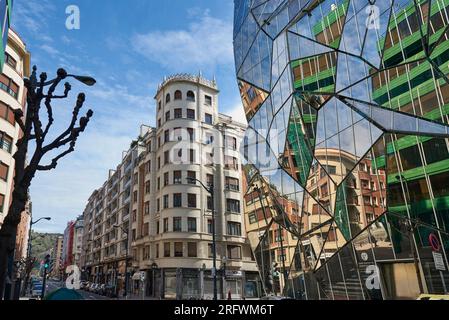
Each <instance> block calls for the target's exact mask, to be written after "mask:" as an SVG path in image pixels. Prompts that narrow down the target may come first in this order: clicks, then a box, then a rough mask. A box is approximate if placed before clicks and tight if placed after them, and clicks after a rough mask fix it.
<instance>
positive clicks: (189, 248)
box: [187, 242, 198, 258]
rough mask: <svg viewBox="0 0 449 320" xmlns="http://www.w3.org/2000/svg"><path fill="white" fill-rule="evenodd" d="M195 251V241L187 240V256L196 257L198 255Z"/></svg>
mask: <svg viewBox="0 0 449 320" xmlns="http://www.w3.org/2000/svg"><path fill="white" fill-rule="evenodd" d="M197 251H198V250H197V245H196V242H187V255H188V256H189V258H196V257H197V256H198V253H197Z"/></svg>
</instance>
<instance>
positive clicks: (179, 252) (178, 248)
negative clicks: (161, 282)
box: [175, 242, 183, 257]
mask: <svg viewBox="0 0 449 320" xmlns="http://www.w3.org/2000/svg"><path fill="white" fill-rule="evenodd" d="M182 256H183V253H182V242H175V257H182Z"/></svg>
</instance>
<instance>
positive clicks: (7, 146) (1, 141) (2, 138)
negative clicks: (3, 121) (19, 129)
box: [0, 131, 13, 153]
mask: <svg viewBox="0 0 449 320" xmlns="http://www.w3.org/2000/svg"><path fill="white" fill-rule="evenodd" d="M12 141H13V139H12V138H11V137H10V136H8V135H7V134H6V133H4V132H1V131H0V148H1V149H3V150H5V151H6V152H8V153H11V151H12Z"/></svg>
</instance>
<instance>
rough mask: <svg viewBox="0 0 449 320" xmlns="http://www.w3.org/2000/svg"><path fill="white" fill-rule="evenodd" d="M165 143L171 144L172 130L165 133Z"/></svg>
mask: <svg viewBox="0 0 449 320" xmlns="http://www.w3.org/2000/svg"><path fill="white" fill-rule="evenodd" d="M164 142H165V143H167V142H170V130H165V131H164Z"/></svg>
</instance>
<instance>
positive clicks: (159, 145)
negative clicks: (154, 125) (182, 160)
mask: <svg viewBox="0 0 449 320" xmlns="http://www.w3.org/2000/svg"><path fill="white" fill-rule="evenodd" d="M159 126H160V125H159ZM161 145H162V143H161V137H160V136H159V137H157V147H158V148H160V147H161Z"/></svg>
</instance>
